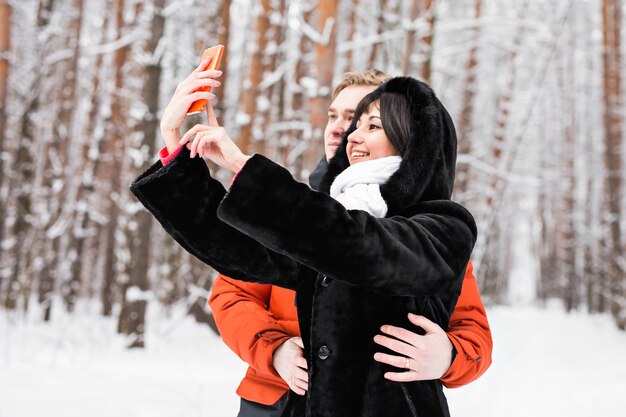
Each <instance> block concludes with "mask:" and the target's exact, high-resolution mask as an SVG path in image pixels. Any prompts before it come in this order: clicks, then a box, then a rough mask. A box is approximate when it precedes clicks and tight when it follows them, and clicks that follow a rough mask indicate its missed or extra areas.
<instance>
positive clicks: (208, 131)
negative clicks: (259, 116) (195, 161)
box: [177, 101, 250, 173]
mask: <svg viewBox="0 0 626 417" xmlns="http://www.w3.org/2000/svg"><path fill="white" fill-rule="evenodd" d="M207 115H208V118H209V124H208V125H202V124H198V125H195V126H194V127H192V128H191V129H189V131H187V133H185V134H184V135H183V137H182V138H181V139H180V141H179V142H178V144H177V146H178V145H182V144H184V143H187V142H190V143H188V144H187V147H188V148H189V150H190V151H191V154H190V156H191V157H192V158H194V157H195V156H196V155H198V156H200V157H207V158H209V159H210V160H211V161H213V162H215V163H216V164H218V165H219V166H221V167H223V168H226V169H228V170H230V171H232V172H234V173H237V172H239V170H240V169H241V168H242V167H243V165H244V164H245V163H246V161H247V160H248V159H250V156H248V155H245V154H244V153H243V152H241V149H239V147H238V146H237V145H236V144H235V142H233V140H232V139H231V138H230V136H228V133H227V132H226V130H224V128H223V127H221V126H220V125H219V123H218V122H217V118H216V117H215V113H214V112H213V106H212V105H211V102H210V101H209V102H208V103H207Z"/></svg>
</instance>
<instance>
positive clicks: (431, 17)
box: [421, 0, 436, 84]
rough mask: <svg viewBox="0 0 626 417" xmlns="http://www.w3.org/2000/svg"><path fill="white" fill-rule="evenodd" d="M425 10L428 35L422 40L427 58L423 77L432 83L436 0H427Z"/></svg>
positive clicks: (423, 65)
mask: <svg viewBox="0 0 626 417" xmlns="http://www.w3.org/2000/svg"><path fill="white" fill-rule="evenodd" d="M424 3H425V4H424V10H425V13H426V27H427V28H428V33H427V35H425V36H424V38H423V39H422V42H423V44H424V55H426V59H425V60H424V62H423V63H422V71H421V73H422V79H423V80H424V82H425V83H426V84H430V83H431V79H432V66H433V37H434V33H435V17H436V16H435V5H434V3H435V0H425V1H424Z"/></svg>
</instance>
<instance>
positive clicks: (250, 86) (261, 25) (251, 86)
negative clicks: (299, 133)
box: [237, 0, 272, 153]
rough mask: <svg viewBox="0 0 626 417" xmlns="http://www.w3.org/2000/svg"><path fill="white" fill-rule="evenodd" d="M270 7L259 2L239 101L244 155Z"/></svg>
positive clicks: (248, 148)
mask: <svg viewBox="0 0 626 417" xmlns="http://www.w3.org/2000/svg"><path fill="white" fill-rule="evenodd" d="M271 10H272V6H271V1H270V0H262V1H261V10H260V11H259V14H258V15H257V18H256V26H255V38H256V39H255V41H254V45H255V46H254V50H253V52H252V61H251V62H250V67H249V69H248V75H247V76H246V80H245V82H244V92H243V97H242V99H241V102H242V106H243V112H244V115H245V119H246V120H245V123H244V124H243V126H242V127H241V131H240V132H239V137H238V138H237V144H238V145H239V147H240V148H241V150H242V151H243V152H244V153H249V152H250V151H251V149H252V127H253V125H254V118H255V116H256V110H257V98H258V96H259V95H260V94H262V93H261V92H260V91H259V84H260V83H261V80H262V79H263V56H264V53H265V50H266V48H267V32H268V30H269V28H270V21H269V14H270V13H271Z"/></svg>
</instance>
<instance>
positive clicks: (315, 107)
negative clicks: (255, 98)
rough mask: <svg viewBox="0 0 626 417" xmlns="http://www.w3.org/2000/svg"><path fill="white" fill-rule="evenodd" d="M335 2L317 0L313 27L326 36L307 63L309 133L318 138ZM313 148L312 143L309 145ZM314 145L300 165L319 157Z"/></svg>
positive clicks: (330, 67)
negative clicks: (312, 87)
mask: <svg viewBox="0 0 626 417" xmlns="http://www.w3.org/2000/svg"><path fill="white" fill-rule="evenodd" d="M337 10H338V2H336V1H333V0H320V1H319V4H318V8H317V31H318V33H320V34H325V33H328V31H329V30H330V34H329V35H328V37H327V38H326V39H322V40H321V42H317V43H316V44H315V62H314V63H313V65H312V66H311V78H312V79H314V80H316V83H317V91H315V92H314V95H313V96H312V97H310V99H309V107H310V111H311V137H312V139H313V140H317V138H321V137H322V136H323V133H324V127H325V126H326V120H327V113H326V111H327V109H328V106H329V105H330V97H331V93H332V82H333V75H334V68H335V51H336V39H337ZM310 148H313V147H310ZM319 155H320V152H319V150H318V149H315V150H313V149H311V150H310V152H307V153H306V154H305V161H304V166H315V164H316V163H317V162H318V160H319Z"/></svg>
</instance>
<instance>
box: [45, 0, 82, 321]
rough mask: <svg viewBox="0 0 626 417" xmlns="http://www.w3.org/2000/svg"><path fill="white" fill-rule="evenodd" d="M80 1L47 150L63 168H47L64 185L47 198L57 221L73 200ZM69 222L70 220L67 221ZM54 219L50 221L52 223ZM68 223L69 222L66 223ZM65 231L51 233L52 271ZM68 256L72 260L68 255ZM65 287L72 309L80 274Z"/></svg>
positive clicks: (72, 23)
mask: <svg viewBox="0 0 626 417" xmlns="http://www.w3.org/2000/svg"><path fill="white" fill-rule="evenodd" d="M83 2H84V0H74V3H73V4H74V6H73V8H72V11H73V12H74V13H75V15H74V16H72V19H71V21H70V24H69V34H68V42H67V43H68V45H71V46H72V52H73V54H72V57H71V58H70V60H69V63H68V66H67V68H65V76H64V79H63V88H62V94H63V96H62V104H61V110H60V112H59V116H58V120H59V123H60V124H61V128H60V129H58V130H57V134H58V136H57V137H56V138H55V139H54V141H55V142H56V143H55V144H52V146H50V147H49V152H54V153H57V154H58V158H59V160H60V161H61V163H62V164H63V166H64V169H61V170H59V169H58V168H57V169H52V168H51V169H50V170H49V172H54V174H53V175H52V178H51V181H52V182H51V183H50V184H53V183H54V181H59V182H62V183H63V184H64V185H63V188H62V190H60V191H59V192H58V193H56V194H55V193H53V194H52V195H51V196H50V198H51V200H56V201H55V202H51V203H50V204H49V207H54V208H55V209H56V219H55V220H56V221H57V222H58V221H60V222H63V223H65V222H66V217H71V215H70V214H69V213H71V212H72V209H71V208H70V209H68V208H67V206H66V205H68V204H73V201H71V200H69V199H67V198H65V197H67V196H69V195H70V188H71V186H70V184H69V183H70V182H71V181H72V179H71V177H70V176H69V175H67V174H68V173H69V172H71V171H70V170H69V167H67V166H66V165H69V157H68V152H69V147H70V142H71V141H72V129H73V127H74V115H75V111H76V97H77V90H78V59H79V54H80V37H81V27H82V23H83ZM66 223H67V224H68V225H69V224H70V222H69V221H67V222H66ZM53 225H54V223H53V224H52V225H51V226H53ZM66 227H68V226H66ZM65 233H66V230H63V231H62V233H61V232H59V233H57V236H54V237H53V238H52V239H51V240H52V242H50V247H51V250H52V252H53V253H54V255H53V256H54V258H53V259H54V262H53V263H52V264H51V265H50V267H51V269H53V270H54V271H53V272H52V273H54V274H55V275H57V276H58V275H59V261H60V260H61V259H62V258H60V252H61V250H60V249H61V237H62V236H63V235H64V234H65ZM67 255H69V256H75V255H76V254H75V253H70V254H67ZM68 260H71V258H69V259H68ZM65 287H66V288H65V290H64V301H65V308H66V309H67V310H68V311H73V310H74V306H75V303H76V299H77V296H78V294H79V292H80V287H81V282H80V274H76V275H74V276H66V277H65Z"/></svg>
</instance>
